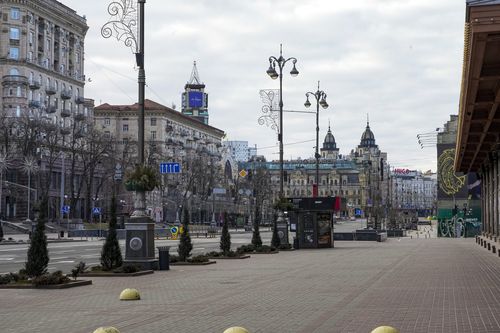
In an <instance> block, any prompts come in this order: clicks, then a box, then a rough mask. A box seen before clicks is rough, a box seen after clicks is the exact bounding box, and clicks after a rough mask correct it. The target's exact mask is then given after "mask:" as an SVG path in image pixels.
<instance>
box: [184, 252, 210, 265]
mask: <svg viewBox="0 0 500 333" xmlns="http://www.w3.org/2000/svg"><path fill="white" fill-rule="evenodd" d="M188 262H192V263H201V262H208V257H207V256H206V255H203V254H200V255H197V256H194V257H192V258H191V259H189V260H188Z"/></svg>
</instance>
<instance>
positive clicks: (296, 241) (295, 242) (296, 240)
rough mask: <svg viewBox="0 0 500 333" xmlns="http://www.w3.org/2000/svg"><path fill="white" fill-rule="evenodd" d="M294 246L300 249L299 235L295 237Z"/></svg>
mask: <svg viewBox="0 0 500 333" xmlns="http://www.w3.org/2000/svg"><path fill="white" fill-rule="evenodd" d="M293 248H294V249H296V250H298V249H299V239H298V238H297V237H294V238H293Z"/></svg>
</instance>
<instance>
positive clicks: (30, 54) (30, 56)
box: [28, 51, 33, 62]
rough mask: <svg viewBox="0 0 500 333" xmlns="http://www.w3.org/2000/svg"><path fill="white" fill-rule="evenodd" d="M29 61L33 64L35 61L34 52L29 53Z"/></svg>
mask: <svg viewBox="0 0 500 333" xmlns="http://www.w3.org/2000/svg"><path fill="white" fill-rule="evenodd" d="M28 61H29V62H32V61H33V52H32V51H29V52H28Z"/></svg>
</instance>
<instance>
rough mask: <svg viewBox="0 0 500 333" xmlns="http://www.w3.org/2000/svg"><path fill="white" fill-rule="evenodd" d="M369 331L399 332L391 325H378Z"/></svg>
mask: <svg viewBox="0 0 500 333" xmlns="http://www.w3.org/2000/svg"><path fill="white" fill-rule="evenodd" d="M371 333H399V331H398V330H397V329H395V328H394V327H391V326H379V327H377V328H376V329H374V330H373V331H372V332H371Z"/></svg>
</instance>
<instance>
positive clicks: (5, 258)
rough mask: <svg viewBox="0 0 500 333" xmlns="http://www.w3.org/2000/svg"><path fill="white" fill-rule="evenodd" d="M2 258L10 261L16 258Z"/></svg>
mask: <svg viewBox="0 0 500 333" xmlns="http://www.w3.org/2000/svg"><path fill="white" fill-rule="evenodd" d="M0 260H5V261H10V260H14V258H0Z"/></svg>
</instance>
